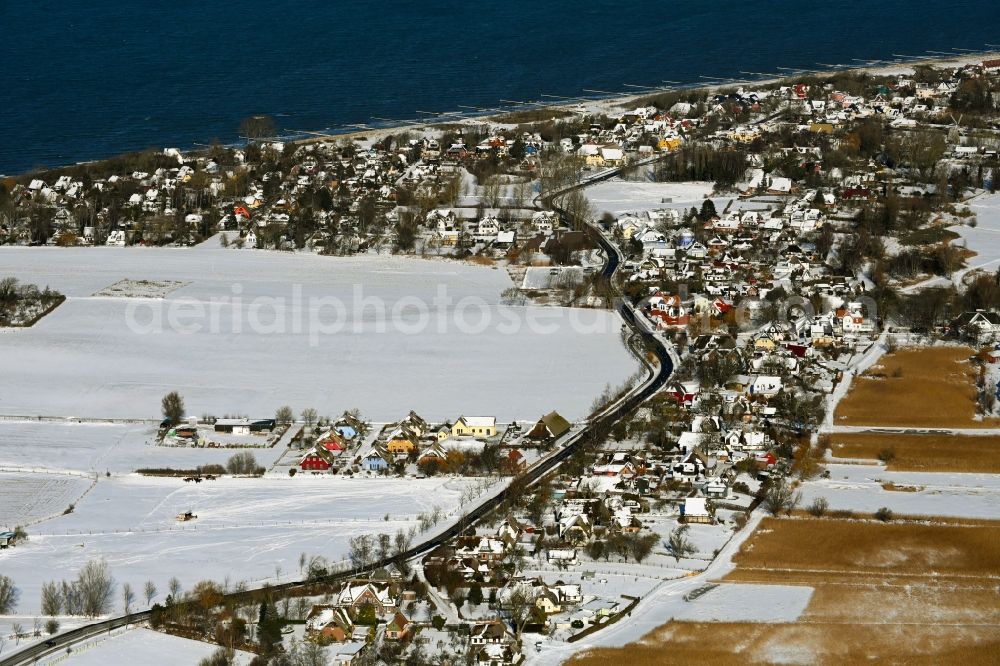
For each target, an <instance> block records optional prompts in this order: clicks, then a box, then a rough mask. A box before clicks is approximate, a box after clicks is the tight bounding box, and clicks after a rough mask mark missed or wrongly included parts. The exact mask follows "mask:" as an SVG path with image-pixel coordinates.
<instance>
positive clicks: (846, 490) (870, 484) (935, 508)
mask: <svg viewBox="0 0 1000 666" xmlns="http://www.w3.org/2000/svg"><path fill="white" fill-rule="evenodd" d="M827 469H828V470H829V471H830V478H829V479H818V480H813V481H807V482H805V483H803V484H802V503H803V505H808V504H809V503H810V502H812V501H813V500H814V499H816V498H818V497H825V498H826V500H827V501H828V502H829V503H830V508H831V509H850V510H852V511H862V512H868V513H873V512H875V511H877V510H878V509H879V508H881V507H888V508H889V509H891V510H892V511H893V512H895V513H898V514H915V515H930V516H955V517H962V518H988V519H996V518H1000V476H997V475H994V474H952V473H931V472H888V471H886V470H885V468H884V467H883V466H881V465H840V464H831V465H827ZM886 483H892V484H895V485H896V486H904V487H918V488H920V490H918V491H916V492H903V491H900V490H885V489H883V487H882V484H886Z"/></svg>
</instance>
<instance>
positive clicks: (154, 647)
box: [39, 629, 253, 666]
mask: <svg viewBox="0 0 1000 666" xmlns="http://www.w3.org/2000/svg"><path fill="white" fill-rule="evenodd" d="M218 649H219V646H218V645H211V644H209V643H202V642H200V641H192V640H189V639H187V638H180V637H178V636H168V635H167V634H162V633H160V632H158V631H152V630H150V629H129V630H126V631H121V632H116V633H115V634H113V635H112V636H110V637H108V636H99V637H97V638H95V639H93V640H91V641H87V642H84V643H81V644H80V645H77V646H75V647H74V648H73V652H72V653H70V654H69V655H68V657H67V655H65V654H62V655H60V656H58V657H53V658H50V659H46V660H42V661H40V662H39V664H45V665H48V664H56V663H59V664H68V665H69V666H107V665H108V664H129V665H130V666H172V665H174V664H177V666H181V665H182V664H183V666H194V664H197V663H198V662H199V661H201V660H202V659H204V658H205V657H208V656H210V655H211V654H212V653H214V652H215V651H216V650H218ZM252 658H253V655H252V654H250V653H248V652H237V653H236V660H235V663H236V664H238V665H239V666H245V665H246V664H249V663H250V660H251V659H252Z"/></svg>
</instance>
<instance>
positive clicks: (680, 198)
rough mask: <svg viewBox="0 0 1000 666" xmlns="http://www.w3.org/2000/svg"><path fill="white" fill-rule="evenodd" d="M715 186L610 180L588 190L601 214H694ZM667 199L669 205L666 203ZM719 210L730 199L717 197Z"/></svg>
mask: <svg viewBox="0 0 1000 666" xmlns="http://www.w3.org/2000/svg"><path fill="white" fill-rule="evenodd" d="M712 187H713V184H712V183H709V182H699V181H694V182H686V183H647V182H637V181H625V180H609V181H606V182H603V183H598V184H596V185H593V186H591V187H588V188H587V199H589V200H590V203H591V204H592V205H593V206H594V208H595V209H596V210H597V212H598V214H600V213H603V212H605V211H607V212H611V213H616V214H617V213H622V212H625V211H636V212H642V211H647V210H656V209H660V208H673V209H678V210H690V209H691V208H692V207H695V208H699V209H700V208H701V204H702V203H703V202H704V201H705V198H706V197H708V196H709V195H711V194H712ZM665 199H669V201H667V202H664V200H665ZM712 200H713V202H714V203H715V207H716V209H717V210H719V211H721V210H722V209H723V208H725V207H726V203H727V202H728V201H729V197H713V199H712Z"/></svg>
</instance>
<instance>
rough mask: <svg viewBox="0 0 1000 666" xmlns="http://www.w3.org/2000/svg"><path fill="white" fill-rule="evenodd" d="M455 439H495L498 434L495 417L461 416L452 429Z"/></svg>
mask: <svg viewBox="0 0 1000 666" xmlns="http://www.w3.org/2000/svg"><path fill="white" fill-rule="evenodd" d="M451 434H452V436H453V437H480V438H487V437H494V436H496V434H497V419H496V417H495V416H459V417H458V419H457V420H456V421H455V425H453V426H452V427H451Z"/></svg>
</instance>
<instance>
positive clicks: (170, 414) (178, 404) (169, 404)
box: [160, 391, 184, 425]
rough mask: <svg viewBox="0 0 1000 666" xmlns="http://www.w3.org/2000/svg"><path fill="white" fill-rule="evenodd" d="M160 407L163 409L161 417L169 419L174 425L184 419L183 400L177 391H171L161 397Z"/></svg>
mask: <svg viewBox="0 0 1000 666" xmlns="http://www.w3.org/2000/svg"><path fill="white" fill-rule="evenodd" d="M160 406H161V408H162V409H163V417H164V418H167V419H170V422H171V423H173V424H174V425H176V424H178V423H180V422H181V419H182V418H184V398H182V397H181V394H180V393H178V392H177V391H171V392H170V393H168V394H166V395H165V396H163V400H162V401H161V402H160Z"/></svg>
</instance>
